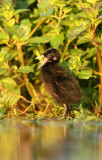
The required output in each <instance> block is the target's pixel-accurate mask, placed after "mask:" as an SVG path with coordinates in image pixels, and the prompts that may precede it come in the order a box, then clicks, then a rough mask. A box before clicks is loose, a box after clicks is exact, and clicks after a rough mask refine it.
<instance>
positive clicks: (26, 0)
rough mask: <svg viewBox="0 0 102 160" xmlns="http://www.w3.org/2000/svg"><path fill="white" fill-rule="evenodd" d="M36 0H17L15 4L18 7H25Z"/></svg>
mask: <svg viewBox="0 0 102 160" xmlns="http://www.w3.org/2000/svg"><path fill="white" fill-rule="evenodd" d="M34 2H35V0H17V1H16V5H15V6H16V8H17V9H22V8H23V9H25V8H27V7H28V6H29V5H31V4H32V3H34Z"/></svg>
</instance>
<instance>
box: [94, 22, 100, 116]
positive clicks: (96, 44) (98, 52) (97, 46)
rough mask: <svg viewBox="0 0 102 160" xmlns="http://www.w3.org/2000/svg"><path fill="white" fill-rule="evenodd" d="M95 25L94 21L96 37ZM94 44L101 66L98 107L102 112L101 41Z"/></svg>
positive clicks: (98, 62)
mask: <svg viewBox="0 0 102 160" xmlns="http://www.w3.org/2000/svg"><path fill="white" fill-rule="evenodd" d="M95 30H96V29H95V25H94V23H92V32H93V37H94V38H96V37H97V35H96V33H95ZM92 43H93V44H94V46H95V47H96V51H97V65H98V68H99V73H100V75H99V99H98V102H99V104H98V109H99V111H100V112H101V114H102V58H101V51H100V48H99V43H98V42H92Z"/></svg>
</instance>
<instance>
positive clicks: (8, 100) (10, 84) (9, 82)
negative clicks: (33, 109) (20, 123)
mask: <svg viewBox="0 0 102 160" xmlns="http://www.w3.org/2000/svg"><path fill="white" fill-rule="evenodd" d="M0 83H1V84H0V85H3V87H4V88H5V90H2V89H1V93H0V104H4V105H5V106H13V105H15V104H16V103H17V101H18V100H19V97H18V96H15V95H20V88H18V86H17V84H16V82H15V81H14V80H13V79H12V78H5V79H1V82H0ZM7 90H8V91H9V92H10V93H12V94H10V93H9V92H7Z"/></svg>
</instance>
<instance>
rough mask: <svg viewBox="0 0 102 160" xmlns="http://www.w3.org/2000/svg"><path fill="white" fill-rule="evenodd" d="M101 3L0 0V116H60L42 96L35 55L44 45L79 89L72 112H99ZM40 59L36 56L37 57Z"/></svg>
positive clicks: (57, 108) (86, 0)
mask: <svg viewBox="0 0 102 160" xmlns="http://www.w3.org/2000/svg"><path fill="white" fill-rule="evenodd" d="M101 24H102V2H100V1H99V0H66V1H64V0H37V1H35V0H25V1H23V0H13V1H12V0H2V1H0V45H1V49H0V91H1V92H0V117H3V116H12V115H15V116H18V115H23V114H24V115H27V116H28V117H32V116H33V117H34V116H35V117H39V116H40V117H44V116H48V117H53V116H56V117H61V115H62V110H63V107H61V106H59V105H58V104H55V102H54V101H53V100H52V99H51V97H49V96H48V95H47V93H46V92H45V89H44V86H43V84H42V83H41V79H40V74H39V70H38V69H37V62H38V61H37V60H36V59H35V58H36V56H40V55H41V54H43V52H44V51H45V50H46V49H47V48H49V47H52V48H57V49H58V50H59V52H60V53H61V65H63V66H64V67H65V68H66V69H67V70H68V71H69V72H71V73H72V74H74V75H75V76H76V78H77V79H78V81H79V83H80V86H81V88H82V94H83V96H82V100H81V102H80V104H77V105H76V106H73V107H74V110H73V111H72V112H73V115H74V116H75V117H79V118H80V117H81V118H82V117H85V116H87V115H92V114H96V115H97V116H100V115H101V114H102V59H101V51H102V35H101V30H102V27H101ZM39 60H40V59H39Z"/></svg>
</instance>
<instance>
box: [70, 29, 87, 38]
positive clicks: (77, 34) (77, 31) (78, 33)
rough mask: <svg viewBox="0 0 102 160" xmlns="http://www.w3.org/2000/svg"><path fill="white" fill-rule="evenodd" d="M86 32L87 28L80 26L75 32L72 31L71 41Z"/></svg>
mask: <svg viewBox="0 0 102 160" xmlns="http://www.w3.org/2000/svg"><path fill="white" fill-rule="evenodd" d="M85 30H86V27H85V26H80V27H78V28H75V29H74V30H72V31H71V33H70V34H69V40H71V39H72V38H75V37H78V36H79V35H80V34H81V33H82V32H84V31H85Z"/></svg>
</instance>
